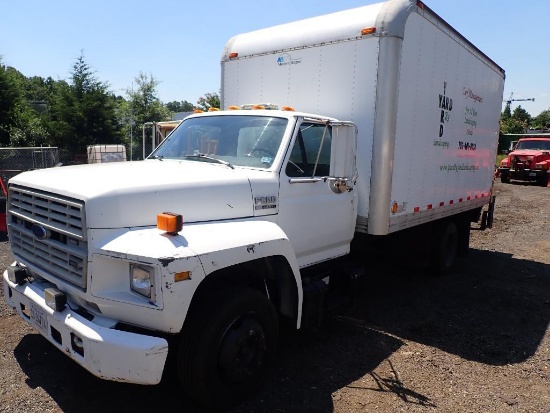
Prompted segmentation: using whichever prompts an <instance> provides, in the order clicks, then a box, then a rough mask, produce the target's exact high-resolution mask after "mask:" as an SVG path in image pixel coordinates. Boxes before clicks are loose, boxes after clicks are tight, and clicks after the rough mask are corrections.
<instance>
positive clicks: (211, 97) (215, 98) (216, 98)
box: [197, 92, 220, 112]
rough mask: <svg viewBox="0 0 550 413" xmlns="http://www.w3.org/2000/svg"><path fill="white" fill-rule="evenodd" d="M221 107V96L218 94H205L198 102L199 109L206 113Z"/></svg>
mask: <svg viewBox="0 0 550 413" xmlns="http://www.w3.org/2000/svg"><path fill="white" fill-rule="evenodd" d="M219 107H220V95H218V94H217V93H215V92H214V93H205V94H204V96H201V97H200V98H199V100H198V101H197V108H199V109H200V110H203V111H205V112H207V111H208V109H210V108H218V109H219Z"/></svg>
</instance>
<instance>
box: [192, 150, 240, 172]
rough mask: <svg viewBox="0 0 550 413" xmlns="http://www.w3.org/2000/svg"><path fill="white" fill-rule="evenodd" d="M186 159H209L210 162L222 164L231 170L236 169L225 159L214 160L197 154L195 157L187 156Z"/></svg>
mask: <svg viewBox="0 0 550 413" xmlns="http://www.w3.org/2000/svg"><path fill="white" fill-rule="evenodd" d="M185 158H186V159H187V158H197V159H208V160H209V161H214V162H217V163H221V164H222V165H226V166H229V167H230V168H231V169H235V167H234V166H233V165H231V164H230V163H229V162H227V161H224V160H223V159H219V158H214V157H212V156H208V155H205V154H203V153H197V154H195V155H185Z"/></svg>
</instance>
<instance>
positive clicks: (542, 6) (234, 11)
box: [0, 0, 550, 116]
mask: <svg viewBox="0 0 550 413" xmlns="http://www.w3.org/2000/svg"><path fill="white" fill-rule="evenodd" d="M376 2H377V1H376V0H339V1H324V0H277V1H265V0H238V1H228V0H226V1H218V0H211V1H200V2H199V1H185V0H156V1H149V2H145V1H142V0H133V1H128V0H93V1H74V0H52V1H47V2H46V1H44V0H22V1H13V0H0V56H2V63H3V64H5V65H7V66H12V67H14V68H15V69H17V70H19V71H20V72H21V73H23V75H25V76H28V77H30V76H41V77H44V78H46V77H48V76H51V77H52V78H54V79H56V80H61V79H65V80H68V79H69V78H70V72H71V70H72V67H73V65H74V63H75V62H76V59H77V58H78V57H79V56H80V55H81V53H83V54H84V58H85V61H86V63H87V64H88V65H89V66H90V67H91V68H92V70H93V71H94V72H95V75H96V77H97V79H98V80H100V81H103V82H106V83H108V84H109V88H110V90H111V91H112V92H114V93H115V94H117V95H122V96H125V95H126V91H127V90H128V89H130V88H132V86H133V81H134V78H136V77H137V76H138V75H139V73H140V72H143V73H145V74H147V75H152V76H153V77H154V78H155V79H157V80H158V81H159V82H160V84H159V85H158V87H157V91H158V96H157V97H158V98H159V99H160V100H161V101H162V102H164V103H167V102H171V101H183V100H187V101H188V102H191V103H193V104H195V103H196V102H197V100H198V99H199V97H200V96H202V95H204V94H205V93H207V92H211V93H212V92H216V93H219V91H220V58H221V54H222V51H223V48H224V45H225V43H226V42H227V40H229V39H230V38H231V37H232V36H234V35H236V34H239V33H245V32H249V31H253V30H257V29H262V28H265V27H270V26H274V25H278V24H283V23H288V22H291V21H295V20H300V19H305V18H309V17H314V16H319V15H322V14H326V13H332V12H336V11H341V10H345V9H349V8H354V7H360V6H364V5H368V4H372V3H376ZM425 4H426V5H427V6H428V7H430V8H431V9H432V10H434V11H435V12H436V13H437V14H439V15H440V16H441V17H442V18H443V19H445V20H446V21H447V22H448V23H450V24H451V25H452V26H453V27H454V28H455V29H456V30H458V31H459V32H460V33H461V34H462V35H463V36H465V37H466V38H467V39H469V40H470V41H471V42H472V43H473V44H474V45H476V46H477V47H478V48H479V49H480V50H481V51H483V52H484V53H485V54H486V55H488V56H489V57H490V58H491V59H493V60H494V61H495V62H496V63H497V64H498V65H500V66H501V67H502V68H504V70H505V71H506V82H505V86H504V98H505V99H509V98H510V96H512V94H513V98H514V99H531V98H534V99H535V101H534V102H532V101H521V102H520V101H517V102H512V109H514V108H516V107H517V106H518V105H521V106H522V107H523V108H524V109H525V110H527V112H529V113H530V114H531V115H532V116H536V115H538V114H539V113H540V112H541V111H543V110H547V109H550V50H549V48H548V43H549V42H550V20H549V18H548V17H549V15H550V2H549V1H548V0H528V1H525V2H520V1H517V0H425Z"/></svg>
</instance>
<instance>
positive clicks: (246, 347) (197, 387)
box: [178, 288, 278, 409]
mask: <svg viewBox="0 0 550 413" xmlns="http://www.w3.org/2000/svg"><path fill="white" fill-rule="evenodd" d="M190 317H191V319H190V320H187V321H186V327H185V328H184V330H183V331H182V335H181V344H180V350H179V357H178V373H179V377H180V380H181V383H182V385H183V387H184V388H185V390H186V392H187V394H188V395H189V397H190V398H192V399H194V400H195V401H197V402H198V403H200V404H201V405H203V406H205V407H208V408H215V409H219V408H228V407H231V406H233V405H235V404H237V403H239V402H240V401H242V400H243V399H244V398H245V397H246V396H248V395H249V394H251V393H253V392H254V391H256V390H257V389H258V387H259V386H260V385H261V383H262V382H263V379H264V377H265V375H266V371H267V368H268V366H269V364H270V363H271V361H272V359H273V356H274V354H275V347H276V343H277V333H278V323H277V313H276V311H275V309H274V307H273V305H272V304H271V302H270V301H269V300H268V299H267V297H266V296H265V295H264V294H262V293H261V292H259V291H257V290H253V289H250V288H246V289H243V290H238V291H226V292H224V293H218V294H214V295H213V296H212V297H210V299H209V301H208V304H203V305H200V306H198V307H195V309H194V311H193V313H192V314H190Z"/></svg>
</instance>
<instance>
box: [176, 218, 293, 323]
mask: <svg viewBox="0 0 550 413" xmlns="http://www.w3.org/2000/svg"><path fill="white" fill-rule="evenodd" d="M184 231H185V236H186V240H187V241H188V243H189V244H188V245H189V246H190V247H191V248H192V249H193V251H194V252H195V253H196V254H197V257H198V258H199V260H200V261H201V263H202V267H203V270H204V276H205V279H208V277H209V276H210V275H212V274H214V273H216V272H218V271H220V270H223V269H226V268H229V267H232V266H235V265H238V264H243V263H246V262H249V261H253V260H258V259H261V258H267V257H274V256H279V257H283V258H284V259H285V260H286V262H287V263H288V265H289V267H290V269H291V271H292V276H293V278H294V283H295V284H296V290H297V295H296V299H297V303H296V308H297V311H298V313H297V325H296V327H297V328H299V327H300V320H301V315H302V302H303V294H302V280H301V277H300V270H299V267H298V262H297V259H296V255H295V254H294V249H293V248H292V245H291V244H290V241H289V239H288V237H287V235H286V234H285V232H284V231H283V230H282V229H281V228H280V227H279V226H278V225H277V224H275V223H273V222H269V221H262V220H254V221H225V222H216V223H208V224H198V225H189V226H188V228H187V229H184ZM201 281H203V280H201Z"/></svg>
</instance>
